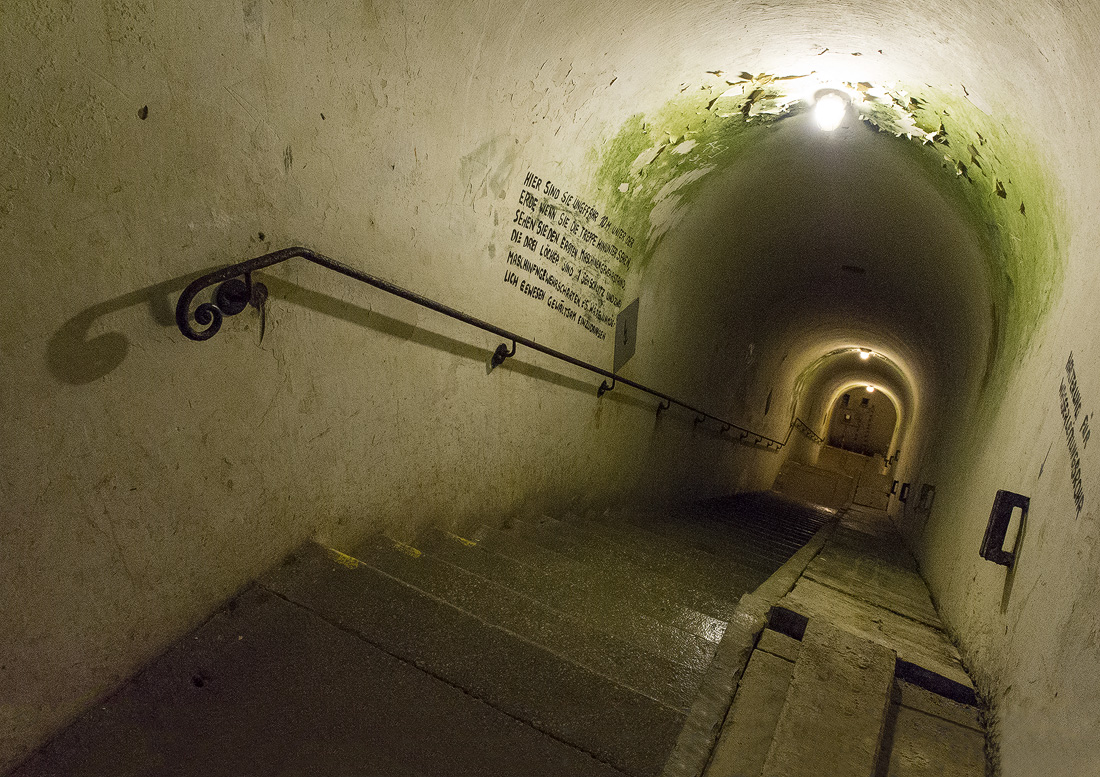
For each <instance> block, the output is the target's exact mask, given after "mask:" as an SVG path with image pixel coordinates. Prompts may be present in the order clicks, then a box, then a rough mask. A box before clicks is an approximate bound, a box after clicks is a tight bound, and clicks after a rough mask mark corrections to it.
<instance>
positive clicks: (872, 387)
mask: <svg viewBox="0 0 1100 777" xmlns="http://www.w3.org/2000/svg"><path fill="white" fill-rule="evenodd" d="M867 393H868V394H874V393H875V387H874V386H868V387H867Z"/></svg>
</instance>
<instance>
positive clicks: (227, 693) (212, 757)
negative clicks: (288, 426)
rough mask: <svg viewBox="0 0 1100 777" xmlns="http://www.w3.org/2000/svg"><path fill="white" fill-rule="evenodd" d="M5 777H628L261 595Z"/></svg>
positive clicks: (211, 623)
mask: <svg viewBox="0 0 1100 777" xmlns="http://www.w3.org/2000/svg"><path fill="white" fill-rule="evenodd" d="M234 605H235V606H233V607H232V608H230V609H226V610H223V611H222V612H219V613H217V614H215V615H214V616H213V617H212V618H210V619H209V620H208V621H206V622H205V623H204V624H203V625H202V626H200V627H199V628H198V629H196V630H195V631H194V632H192V633H191V634H188V635H187V636H186V637H184V638H183V639H181V640H180V641H179V642H177V643H176V644H175V645H173V646H172V647H170V648H169V649H168V651H167V652H166V653H165V654H164V655H162V656H160V657H159V658H157V659H156V660H155V661H153V662H152V663H151V664H149V665H148V666H147V667H145V668H144V669H143V670H142V671H141V672H140V673H139V674H138V675H137V676H136V677H135V678H133V679H132V680H130V681H128V682H126V683H125V684H124V685H123V686H122V687H121V688H120V689H119V690H118V691H117V692H115V693H114V694H113V695H111V696H110V697H108V698H107V699H105V700H103V701H102V702H99V703H97V704H95V705H94V706H93V707H92V708H91V709H89V710H88V711H87V712H86V713H85V714H84V715H82V716H80V717H79V718H78V719H77V720H76V721H75V722H74V723H73V724H72V725H70V726H69V727H68V728H66V729H65V730H64V731H62V732H61V733H60V734H59V735H58V736H57V737H56V738H54V739H53V740H52V741H51V742H50V743H49V744H47V745H46V746H45V747H43V748H41V749H40V750H39V751H38V752H36V753H35V754H34V755H32V756H31V757H30V759H29V760H27V761H26V762H24V763H23V764H22V766H20V767H19V768H17V769H16V770H15V771H14V772H12V775H11V777H43V776H44V775H50V777H102V776H103V775H194V776H195V777H199V776H200V775H201V776H202V777H208V776H213V777H219V776H223V775H224V776H225V777H228V776H229V775H314V774H316V775H352V774H371V775H387V777H414V775H443V774H446V775H455V777H480V776H481V775H486V774H492V775H496V776H498V777H529V775H535V774H537V775H553V777H616V775H617V776H618V777H622V772H620V771H617V770H616V769H614V768H612V767H611V766H610V765H608V764H605V763H601V762H599V761H597V760H596V759H594V758H593V757H592V756H591V755H589V754H587V753H585V752H583V751H581V750H579V749H577V748H575V747H573V746H571V745H569V744H567V743H565V742H562V741H560V740H559V739H556V738H554V737H552V736H550V735H548V734H546V733H543V732H541V731H538V730H536V729H534V728H532V727H531V726H528V725H525V724H523V723H522V722H520V721H519V720H516V719H515V718H514V717H512V716H510V715H507V714H505V713H504V712H502V711H500V710H499V709H494V708H493V707H491V706H489V705H488V704H486V703H484V702H482V701H479V700H478V699H475V698H474V697H473V696H470V695H469V694H466V693H463V692H462V691H461V690H460V689H458V688H456V687H454V686H453V685H449V684H447V683H445V682H442V681H440V680H439V679H437V678H435V677H432V676H431V675H429V674H426V673H424V672H421V671H419V670H418V669H417V668H416V667H414V666H411V665H410V664H408V663H406V662H404V661H400V660H398V659H396V658H394V657H393V656H392V655H387V654H386V653H385V652H383V651H381V650H379V649H378V648H376V647H374V646H373V645H371V644H369V643H367V642H365V641H363V640H362V639H360V638H358V637H357V636H355V635H353V634H350V633H348V632H347V631H346V630H343V629H339V628H336V627H335V626H333V625H332V624H331V623H329V622H327V621H325V620H323V619H322V618H320V617H318V616H317V615H315V614H314V613H311V612H309V611H308V610H307V609H305V608H302V607H300V606H298V605H295V604H293V603H291V602H288V601H286V600H284V599H282V598H280V597H278V596H276V595H274V594H272V593H270V592H268V591H266V590H264V589H263V588H261V587H253V588H251V589H250V590H248V591H246V592H245V593H243V594H242V595H241V596H240V597H239V598H238V599H237V600H236V601H235V602H234Z"/></svg>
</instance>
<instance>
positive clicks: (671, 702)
mask: <svg viewBox="0 0 1100 777" xmlns="http://www.w3.org/2000/svg"><path fill="white" fill-rule="evenodd" d="M829 517H830V516H829V515H828V514H827V513H824V512H822V511H820V510H816V509H813V508H809V507H806V506H801V505H798V504H796V503H792V502H790V501H787V500H784V499H782V498H779V497H776V496H774V495H753V496H748V497H739V498H735V499H732V500H720V501H715V502H709V503H705V504H702V505H695V506H692V507H691V508H685V509H683V510H678V511H675V512H668V511H663V512H662V511H634V512H617V513H608V514H605V515H590V516H586V517H585V518H579V517H576V516H568V517H566V518H565V519H564V520H553V519H549V518H544V519H539V520H534V521H514V522H512V523H510V524H508V525H507V526H505V527H503V528H498V527H492V526H482V527H480V528H478V529H477V530H476V531H475V532H472V533H471V536H469V537H459V536H456V535H453V534H449V533H447V532H443V531H440V530H434V529H433V530H428V531H425V532H424V533H423V534H422V535H420V536H419V537H418V538H417V539H416V540H415V541H414V542H412V543H411V544H406V543H402V542H398V541H395V540H393V539H390V538H387V537H381V536H379V537H374V538H371V539H370V540H369V541H367V542H365V543H363V544H362V545H361V546H359V547H357V548H351V549H348V551H347V552H340V551H336V550H333V549H329V548H325V547H321V546H319V545H315V544H310V545H307V546H305V547H303V548H301V549H300V550H299V551H298V552H296V553H294V554H293V555H292V556H291V557H289V558H288V559H287V560H286V561H285V562H284V563H283V564H282V565H280V566H279V567H278V568H276V569H274V570H272V571H271V572H270V573H268V574H267V575H265V576H264V577H263V578H261V579H260V580H259V581H257V583H256V584H254V585H252V586H250V587H249V588H248V589H247V590H245V591H244V592H243V593H242V594H241V595H240V596H239V597H237V598H236V599H234V600H233V601H232V602H230V604H229V605H228V606H227V607H226V608H225V609H224V610H222V611H221V612H219V613H217V614H215V615H214V616H213V617H212V618H211V619H210V620H209V621H208V622H207V623H205V624H204V625H203V626H201V627H200V628H199V629H198V630H196V631H195V632H194V633H192V634H191V635H189V636H187V637H185V638H184V639H183V640H181V641H180V642H179V643H177V644H176V645H174V646H173V647H172V648H171V649H169V651H168V652H167V653H166V654H165V655H164V656H162V657H161V658H159V659H158V660H156V661H155V662H154V663H153V664H151V665H150V666H149V667H147V668H146V669H145V670H144V671H143V672H141V673H140V674H139V675H138V676H137V677H135V678H134V679H133V680H131V681H130V682H128V683H126V684H125V685H124V686H123V687H122V688H121V689H120V690H119V691H118V692H117V693H116V694H114V695H113V696H112V697H110V698H109V699H107V700H106V701H104V702H103V703H102V704H100V705H98V706H96V707H95V708H93V709H92V710H90V711H89V712H88V713H87V714H85V715H84V716H82V717H81V718H80V719H78V720H77V721H76V722H75V723H74V724H73V725H72V726H70V727H69V728H68V729H66V730H65V731H63V732H62V733H61V734H60V735H58V737H57V738H56V739H54V740H53V741H52V742H51V743H49V744H48V745H46V746H45V747H44V748H42V749H41V750H40V751H39V752H38V753H36V754H35V755H34V756H32V758H31V759H30V760H29V761H27V762H26V763H25V764H24V765H23V766H22V767H21V768H20V769H18V770H16V772H14V774H16V775H20V777H25V776H27V775H97V776H98V775H107V774H110V775H128V774H134V775H137V774H141V775H200V774H201V775H204V776H205V775H220V774H225V775H234V777H240V775H250V774H257V775H260V774H262V775H265V776H266V775H297V774H302V775H305V774H332V775H379V776H381V775H385V776H386V777H393V776H395V775H410V777H411V776H412V775H466V774H469V775H475V774H476V775H513V774H514V775H524V776H525V777H527V776H529V775H615V774H620V775H622V774H626V775H637V776H638V777H656V776H657V775H659V774H661V773H662V771H663V770H664V769H665V768H666V762H668V761H669V757H670V754H671V753H672V751H673V750H674V749H675V748H676V747H677V746H678V738H681V737H682V733H683V730H684V729H685V721H686V720H687V719H688V717H689V713H693V708H694V706H695V704H696V702H697V699H698V697H699V695H700V693H701V692H702V689H701V686H702V684H704V683H705V682H706V681H707V678H708V677H710V676H711V675H712V674H713V673H714V671H715V667H716V666H717V665H718V663H717V662H716V661H715V660H714V656H715V653H716V651H717V650H718V645H719V643H720V641H721V640H722V638H723V635H724V632H725V631H726V629H727V623H728V622H729V621H730V619H731V618H735V617H736V616H737V612H738V606H739V605H738V602H739V600H741V598H742V596H743V595H744V594H746V593H749V592H751V591H753V590H756V589H757V588H758V587H759V586H761V584H763V583H764V582H765V581H766V580H768V578H769V577H770V576H771V575H772V574H773V572H775V570H776V569H777V568H779V567H780V566H781V565H783V564H784V562H785V561H787V559H788V558H789V557H790V556H791V555H792V554H793V553H795V551H797V550H798V549H799V548H800V547H802V546H803V545H804V544H805V543H806V542H807V540H809V539H810V538H811V537H812V536H813V535H814V534H815V532H817V531H818V529H819V528H820V527H821V526H822V525H823V524H824V523H825V522H826V521H827V520H828V519H829ZM726 704H727V706H728V697H727V702H726Z"/></svg>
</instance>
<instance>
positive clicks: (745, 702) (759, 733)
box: [704, 629, 799, 777]
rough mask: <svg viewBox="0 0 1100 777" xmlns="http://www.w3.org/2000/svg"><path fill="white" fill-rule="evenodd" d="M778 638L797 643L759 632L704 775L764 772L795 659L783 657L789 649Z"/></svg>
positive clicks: (743, 776)
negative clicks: (772, 648)
mask: <svg viewBox="0 0 1100 777" xmlns="http://www.w3.org/2000/svg"><path fill="white" fill-rule="evenodd" d="M768 635H771V636H770V637H769V636H768ZM780 640H789V641H790V642H793V643H794V644H795V645H798V644H799V643H798V642H797V640H793V639H791V638H790V637H785V636H783V635H782V634H779V633H778V632H774V631H771V630H770V629H765V630H764V632H763V634H761V636H760V641H759V642H758V643H757V647H756V650H754V651H753V653H752V658H750V659H749V663H748V666H746V667H745V673H744V674H743V675H742V677H741V682H740V684H739V685H738V686H737V693H736V695H735V696H734V699H733V704H732V705H731V706H730V710H729V713H728V714H727V715H726V720H725V723H724V724H723V726H722V733H721V735H720V736H719V739H718V743H717V745H715V748H714V752H713V754H712V755H711V760H710V763H709V764H708V765H707V770H706V772H705V773H704V777H748V775H752V777H759V775H760V773H761V771H763V769H764V762H765V761H766V760H767V757H768V751H769V750H770V749H771V745H772V739H773V738H774V736H775V728H776V725H777V724H778V722H779V716H780V714H781V713H782V712H783V705H784V704H785V703H786V700H787V692H788V690H789V688H790V685H791V676H792V675H793V674H794V665H795V662H794V661H793V660H790V659H787V658H785V657H784V655H786V654H787V652H788V651H787V650H785V649H783V648H786V645H784V644H783V643H782V642H779V641H780ZM771 641H775V642H777V643H778V644H779V645H782V647H781V648H780V649H779V650H778V652H779V653H782V654H783V655H776V653H773V652H770V651H769V650H767V649H766V648H767V647H768V645H769V643H770V642H771Z"/></svg>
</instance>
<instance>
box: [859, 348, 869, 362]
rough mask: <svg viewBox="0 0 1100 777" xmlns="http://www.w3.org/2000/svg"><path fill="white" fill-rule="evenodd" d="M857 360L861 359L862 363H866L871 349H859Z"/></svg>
mask: <svg viewBox="0 0 1100 777" xmlns="http://www.w3.org/2000/svg"><path fill="white" fill-rule="evenodd" d="M859 358H861V359H863V360H864V361H867V360H868V359H870V358H871V349H869V348H860V349H859Z"/></svg>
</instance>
